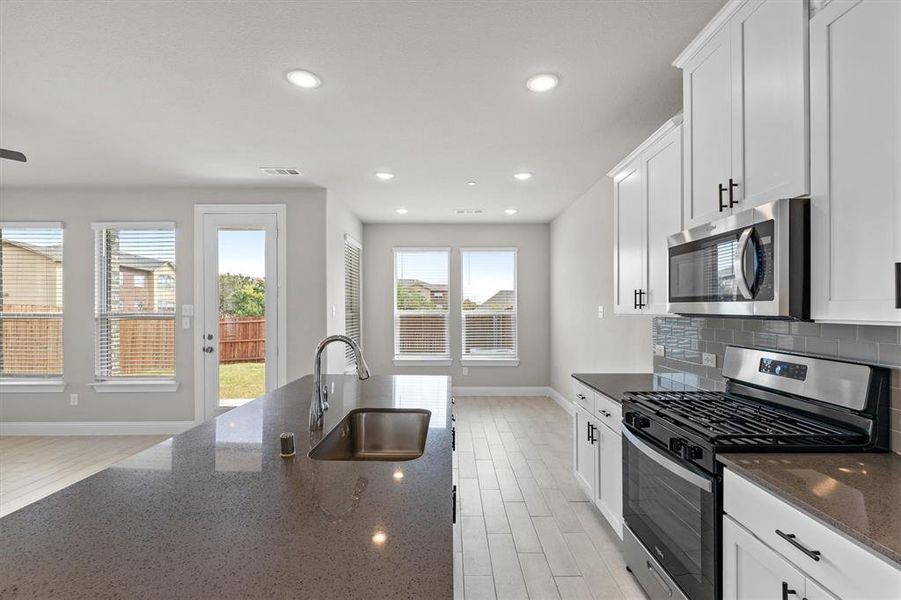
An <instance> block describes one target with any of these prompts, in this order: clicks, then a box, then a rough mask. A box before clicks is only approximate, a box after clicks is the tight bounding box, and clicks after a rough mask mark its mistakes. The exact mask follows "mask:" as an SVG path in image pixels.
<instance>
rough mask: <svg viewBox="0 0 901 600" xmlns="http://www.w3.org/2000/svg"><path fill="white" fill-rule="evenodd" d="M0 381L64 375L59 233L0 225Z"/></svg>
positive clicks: (57, 228) (46, 227)
mask: <svg viewBox="0 0 901 600" xmlns="http://www.w3.org/2000/svg"><path fill="white" fill-rule="evenodd" d="M0 245H2V252H0V377H3V378H35V379H47V378H62V376H63V229H62V224H60V223H46V224H34V225H30V224H29V225H27V226H25V225H17V224H16V223H2V224H0Z"/></svg>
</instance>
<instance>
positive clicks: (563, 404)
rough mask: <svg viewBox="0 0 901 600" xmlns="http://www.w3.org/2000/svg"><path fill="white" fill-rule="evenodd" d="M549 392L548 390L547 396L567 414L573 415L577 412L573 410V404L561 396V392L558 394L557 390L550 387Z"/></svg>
mask: <svg viewBox="0 0 901 600" xmlns="http://www.w3.org/2000/svg"><path fill="white" fill-rule="evenodd" d="M547 390H548V393H547V395H548V397H549V398H550V399H551V400H553V401H554V402H556V403H557V404H559V405H560V408H562V409H563V410H565V411H566V412H567V413H569V414H573V411H574V410H575V409H574V408H573V403H572V402H571V401H569V400H567V399H566V396H564V395H563V394H561V393H560V392H558V391H557V390H555V389H554V388H552V387H549V388H548V389H547Z"/></svg>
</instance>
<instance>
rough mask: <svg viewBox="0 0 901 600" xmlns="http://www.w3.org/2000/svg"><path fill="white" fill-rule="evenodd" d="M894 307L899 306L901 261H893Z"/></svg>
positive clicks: (900, 305) (900, 300)
mask: <svg viewBox="0 0 901 600" xmlns="http://www.w3.org/2000/svg"><path fill="white" fill-rule="evenodd" d="M895 308H901V263H895Z"/></svg>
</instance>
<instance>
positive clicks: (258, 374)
mask: <svg viewBox="0 0 901 600" xmlns="http://www.w3.org/2000/svg"><path fill="white" fill-rule="evenodd" d="M265 392H266V365H265V363H233V364H228V365H219V397H220V398H223V399H235V398H257V397H259V396H262V395H263V394H264V393H265Z"/></svg>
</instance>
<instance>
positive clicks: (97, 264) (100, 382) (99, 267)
mask: <svg viewBox="0 0 901 600" xmlns="http://www.w3.org/2000/svg"><path fill="white" fill-rule="evenodd" d="M91 229H92V230H94V323H95V325H94V326H95V328H96V327H97V326H98V325H97V323H98V321H99V320H100V319H101V318H110V317H111V316H116V315H119V314H122V315H138V316H143V317H144V318H148V319H160V320H163V319H169V318H171V319H172V325H173V339H172V370H173V371H172V375H171V376H169V375H165V376H159V375H153V376H147V375H103V374H101V371H102V368H101V365H102V353H103V350H102V348H101V347H100V344H99V335H98V334H97V333H96V332H95V335H94V381H93V382H92V383H89V384H88V385H89V386H90V387H91V388H93V389H94V391H95V392H98V393H119V392H175V391H177V390H178V387H179V382H178V381H177V376H178V344H177V337H178V336H177V332H178V299H177V298H178V296H177V294H178V258H177V253H178V228H177V227H176V224H175V222H174V221H126V222H105V221H104V222H94V223H91ZM111 229H114V230H118V231H122V230H140V231H152V230H161V231H172V235H173V242H172V243H173V251H174V254H175V256H176V258H175V261H174V267H175V275H174V283H173V286H172V287H171V288H169V289H171V290H172V291H173V296H174V297H175V298H176V300H175V310H174V311H173V312H172V313H171V315H169V314H168V313H167V314H161V313H160V312H159V311H153V312H149V313H130V312H127V311H112V310H107V311H105V312H104V315H103V316H101V314H100V313H101V311H100V309H99V304H98V294H99V293H100V292H101V288H102V289H103V290H104V291H105V290H106V289H108V286H109V282H108V274H107V273H106V267H105V264H102V262H103V261H104V255H103V254H102V252H101V249H100V246H99V239H100V237H99V236H100V235H102V232H104V231H107V230H111ZM118 277H119V278H120V280H121V271H120V272H119V274H118ZM120 285H121V281H120Z"/></svg>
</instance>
